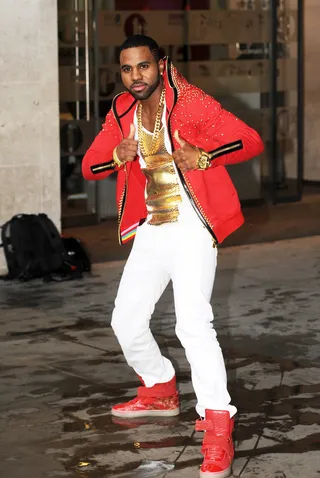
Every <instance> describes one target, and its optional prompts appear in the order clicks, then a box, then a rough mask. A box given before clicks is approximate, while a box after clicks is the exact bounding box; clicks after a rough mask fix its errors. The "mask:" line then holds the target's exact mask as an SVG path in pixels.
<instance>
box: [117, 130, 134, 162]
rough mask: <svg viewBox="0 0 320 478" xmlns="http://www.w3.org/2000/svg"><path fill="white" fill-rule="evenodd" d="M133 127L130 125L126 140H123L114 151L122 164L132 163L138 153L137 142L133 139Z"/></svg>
mask: <svg viewBox="0 0 320 478" xmlns="http://www.w3.org/2000/svg"><path fill="white" fill-rule="evenodd" d="M134 135H135V126H134V124H131V125H130V132H129V135H128V137H127V138H124V139H123V140H122V141H121V143H120V144H119V146H118V147H117V149H116V153H117V156H118V158H119V160H120V161H121V162H122V163H126V162H127V161H133V160H134V159H135V158H136V156H137V153H138V141H136V140H135V139H134Z"/></svg>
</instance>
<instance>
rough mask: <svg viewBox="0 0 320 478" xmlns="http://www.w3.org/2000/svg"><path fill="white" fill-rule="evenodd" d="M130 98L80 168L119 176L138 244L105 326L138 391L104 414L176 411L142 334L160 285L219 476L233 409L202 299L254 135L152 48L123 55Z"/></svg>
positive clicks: (115, 108)
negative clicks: (170, 294) (169, 298)
mask: <svg viewBox="0 0 320 478" xmlns="http://www.w3.org/2000/svg"><path fill="white" fill-rule="evenodd" d="M120 67H121V77H122V81H123V84H124V86H125V88H126V90H127V92H125V93H121V94H120V95H118V96H116V97H115V98H114V100H113V105H112V109H111V111H110V112H109V113H108V114H107V117H106V121H105V123H104V125H103V127H102V131H101V132H100V133H99V135H98V136H97V137H96V139H95V140H94V142H93V143H92V145H91V147H90V148H89V150H88V152H87V153H86V155H85V157H84V160H83V175H84V177H85V178H86V179H89V180H92V179H104V178H106V177H107V176H108V175H109V174H111V173H112V172H114V171H117V172H118V180H117V202H118V208H119V239H120V242H121V243H124V242H126V241H128V240H129V239H132V238H133V237H134V236H136V237H135V242H134V244H133V248H132V251H131V254H130V257H129V259H128V261H127V263H126V266H125V269H124V272H123V276H122V279H121V282H120V286H119V290H118V294H117V298H116V301H115V309H114V312H113V316H112V323H111V325H112V327H113V330H114V332H115V334H116V336H117V338H118V340H119V343H120V345H121V347H122V350H123V353H124V355H125V358H126V360H127V362H128V364H129V365H130V366H131V367H133V368H134V370H135V372H136V373H137V375H138V376H139V378H140V379H141V382H142V384H143V386H142V387H140V388H139V389H138V396H137V397H136V398H135V399H133V400H131V401H129V402H127V403H122V404H120V405H115V406H114V407H113V408H112V414H113V415H115V416H119V417H135V416H174V415H177V414H178V413H179V397H178V393H177V390H176V379H175V371H174V369H173V366H172V364H171V362H170V361H169V360H168V359H167V358H165V357H163V356H162V354H161V352H160V350H159V348H158V345H157V344H156V342H155V340H154V338H153V336H152V334H151V332H150V328H149V322H150V318H151V315H152V313H153V310H154V306H155V304H156V302H157V301H158V299H159V298H160V296H161V295H162V293H163V291H164V290H165V288H166V286H167V284H168V282H169V281H170V280H171V281H172V284H173V291H174V303H175V312H176V319H177V322H176V334H177V336H178V338H179V339H180V341H181V343H182V345H183V347H184V348H185V351H186V356H187V359H188V361H189V363H190V367H191V374H192V384H193V387H194V390H195V393H196V396H197V406H196V409H197V412H198V413H199V415H200V419H199V420H197V422H196V430H199V431H204V432H205V435H204V441H203V447H202V453H203V455H204V462H203V464H202V466H201V470H200V476H211V477H219V478H221V477H226V476H228V475H229V474H230V472H231V464H232V459H233V444H232V437H231V434H232V429H233V418H232V417H233V416H234V414H235V413H236V408H235V407H234V406H233V405H231V404H230V396H229V394H228V391H227V384H226V381H227V380H226V371H225V365H224V361H223V356H222V352H221V349H220V346H219V343H218V341H217V338H216V332H215V330H214V329H213V327H212V320H213V314H212V309H211V305H210V298H211V293H212V288H213V282H214V277H215V269H216V262H217V245H218V243H220V242H222V241H223V240H224V239H225V238H226V237H227V236H228V235H229V234H231V233H232V232H233V231H234V230H235V229H237V228H238V227H239V226H241V224H242V223H243V216H242V213H241V210H240V205H239V200H238V197H237V193H236V191H235V189H234V187H233V184H232V182H231V179H230V177H229V175H228V173H227V171H226V169H225V165H226V164H234V163H238V162H241V161H245V160H248V159H250V158H252V157H254V156H257V155H259V154H260V153H261V152H262V150H263V145H262V141H261V139H260V137H259V135H258V134H257V133H256V132H255V131H254V130H252V129H251V128H249V127H248V126H247V125H245V124H244V123H243V122H242V121H240V120H239V119H237V118H236V117H235V116H233V115H232V114H231V113H228V112H227V111H225V110H223V109H222V108H221V106H220V104H219V103H218V102H217V101H215V100H214V99H213V98H212V97H210V96H208V95H206V94H205V93H204V92H203V91H201V90H200V89H199V88H196V87H195V86H193V85H191V84H189V83H188V82H187V81H186V79H185V78H183V77H182V76H181V75H180V74H179V73H178V72H177V70H176V69H175V67H174V66H173V65H172V64H171V62H170V60H169V59H161V58H160V55H159V48H158V45H157V43H156V42H155V41H154V40H152V39H151V38H149V37H146V36H143V35H135V36H132V37H130V38H128V39H127V40H126V41H125V42H124V43H123V44H122V46H121V47H120Z"/></svg>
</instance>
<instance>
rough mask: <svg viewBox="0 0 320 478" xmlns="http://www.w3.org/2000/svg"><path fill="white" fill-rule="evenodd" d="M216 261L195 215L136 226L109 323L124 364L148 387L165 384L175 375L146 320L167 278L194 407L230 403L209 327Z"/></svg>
mask: <svg viewBox="0 0 320 478" xmlns="http://www.w3.org/2000/svg"><path fill="white" fill-rule="evenodd" d="M216 265H217V249H216V248H214V247H213V246H212V238H211V236H210V234H209V232H208V231H207V230H206V229H205V228H204V227H203V225H202V224H201V222H200V220H199V218H197V217H196V218H195V221H193V223H192V227H190V223H189V224H183V223H179V222H176V223H169V224H163V225H161V226H151V225H149V224H147V223H144V224H143V225H142V226H140V227H139V228H138V231H137V235H136V238H135V241H134V244H133V248H132V251H131V254H130V256H129V258H128V261H127V263H126V266H125V269H124V272H123V275H122V278H121V282H120V286H119V290H118V295H117V298H116V301H115V309H114V311H113V316H112V323H111V325H112V327H113V330H114V332H115V334H116V336H117V338H118V340H119V343H120V345H121V348H122V350H123V353H124V355H125V358H126V360H127V362H128V364H129V365H130V366H131V367H133V369H134V370H135V372H136V373H137V374H138V375H140V376H141V377H142V379H143V380H144V382H145V384H146V386H147V387H152V386H153V385H155V384H156V383H164V382H168V381H170V380H171V379H172V377H173V376H174V373H175V371H174V369H173V366H172V364H171V362H170V361H169V360H168V359H167V358H165V357H163V356H162V354H161V352H160V350H159V347H158V345H157V343H156V341H155V340H154V337H153V335H152V334H151V331H150V328H149V323H150V319H151V315H152V313H153V311H154V308H155V304H156V303H157V301H158V300H159V298H160V297H161V295H162V293H163V292H164V290H165V288H166V286H167V285H168V283H169V281H170V280H172V284H173V291H174V304H175V312H176V319H177V321H176V334H177V336H178V338H179V340H180V342H181V344H182V345H183V347H184V349H185V352H186V357H187V360H188V361H189V364H190V367H191V376H192V384H193V387H194V390H195V393H196V396H197V401H198V403H197V406H196V410H197V412H198V413H199V415H200V416H202V417H204V416H205V413H204V412H205V409H211V410H228V411H229V413H230V416H233V415H234V414H235V413H236V408H235V407H234V406H232V405H230V396H229V393H228V391H227V378H226V370H225V365H224V360H223V356H222V352H221V348H220V345H219V343H218V341H217V337H216V332H215V330H214V329H213V328H212V320H213V314H212V308H211V304H210V298H211V294H212V288H213V282H214V277H215V271H216Z"/></svg>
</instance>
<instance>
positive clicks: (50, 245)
mask: <svg viewBox="0 0 320 478" xmlns="http://www.w3.org/2000/svg"><path fill="white" fill-rule="evenodd" d="M1 240H2V244H1V246H2V247H3V248H4V255H5V258H6V262H7V268H8V274H7V275H6V276H4V277H2V278H3V279H7V280H9V279H19V280H21V281H27V280H30V279H34V278H37V277H43V278H44V279H45V280H48V281H49V280H56V281H58V280H70V279H74V278H80V277H82V272H84V271H90V269H91V263H90V259H89V256H88V255H87V253H86V251H85V250H84V249H83V248H82V246H81V244H80V242H79V241H77V240H76V239H73V238H68V239H64V238H62V237H61V236H60V234H59V231H58V230H57V228H56V226H55V225H54V224H53V222H52V221H51V219H49V218H48V216H47V215H46V214H37V215H35V214H19V215H17V216H14V217H13V218H12V219H10V221H8V222H7V223H5V224H4V225H3V226H2V231H1ZM68 240H69V245H68V247H65V243H64V242H65V241H68ZM70 240H71V243H70ZM75 243H76V244H77V251H75V250H74V249H75V245H74V244H75ZM66 245H67V243H66ZM79 249H80V252H79ZM81 250H82V251H83V256H84V259H82V260H81V258H80V256H81Z"/></svg>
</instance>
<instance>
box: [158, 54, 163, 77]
mask: <svg viewBox="0 0 320 478" xmlns="http://www.w3.org/2000/svg"><path fill="white" fill-rule="evenodd" d="M158 65H159V71H160V75H163V73H164V61H163V59H162V58H161V60H159V62H158Z"/></svg>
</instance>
